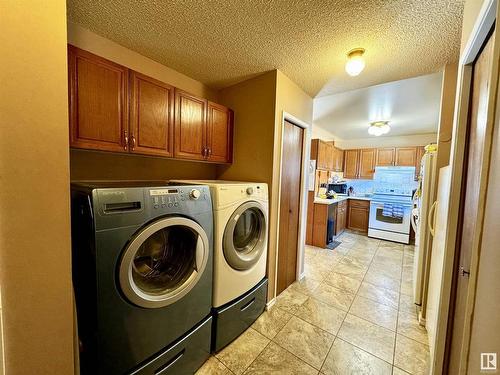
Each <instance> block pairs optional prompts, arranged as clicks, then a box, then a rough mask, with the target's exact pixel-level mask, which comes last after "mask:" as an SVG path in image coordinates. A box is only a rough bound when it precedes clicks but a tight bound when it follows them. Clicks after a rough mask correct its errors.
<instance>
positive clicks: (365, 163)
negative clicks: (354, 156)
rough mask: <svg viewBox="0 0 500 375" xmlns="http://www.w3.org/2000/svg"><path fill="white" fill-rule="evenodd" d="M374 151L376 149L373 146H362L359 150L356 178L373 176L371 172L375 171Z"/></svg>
mask: <svg viewBox="0 0 500 375" xmlns="http://www.w3.org/2000/svg"><path fill="white" fill-rule="evenodd" d="M376 151H377V150H376V149H374V148H364V149H361V150H360V151H359V172H358V178H363V179H371V178H373V174H374V173H375V158H376V153H377V152H376Z"/></svg>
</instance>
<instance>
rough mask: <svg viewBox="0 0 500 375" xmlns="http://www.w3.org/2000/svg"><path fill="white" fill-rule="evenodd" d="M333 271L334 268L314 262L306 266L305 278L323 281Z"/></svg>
mask: <svg viewBox="0 0 500 375" xmlns="http://www.w3.org/2000/svg"><path fill="white" fill-rule="evenodd" d="M331 271H332V267H330V266H327V265H323V264H321V263H317V262H315V261H312V262H310V263H305V264H304V276H305V277H307V278H308V279H313V280H316V281H323V279H324V278H325V277H326V276H327V275H328V274H329V273H330V272H331Z"/></svg>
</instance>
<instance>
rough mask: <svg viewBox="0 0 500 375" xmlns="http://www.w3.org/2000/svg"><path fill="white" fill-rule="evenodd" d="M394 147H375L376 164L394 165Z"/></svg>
mask: <svg viewBox="0 0 500 375" xmlns="http://www.w3.org/2000/svg"><path fill="white" fill-rule="evenodd" d="M395 153H396V149H395V148H394V147H385V148H379V149H377V163H376V165H378V166H392V165H394V158H395Z"/></svg>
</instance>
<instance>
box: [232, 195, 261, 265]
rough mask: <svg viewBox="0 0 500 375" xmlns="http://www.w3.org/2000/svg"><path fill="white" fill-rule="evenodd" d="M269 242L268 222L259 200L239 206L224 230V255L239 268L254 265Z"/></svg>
mask: <svg viewBox="0 0 500 375" xmlns="http://www.w3.org/2000/svg"><path fill="white" fill-rule="evenodd" d="M266 244H267V223H266V217H265V214H264V209H263V207H262V206H261V205H260V203H258V202H253V201H252V202H246V203H244V204H242V205H241V206H240V207H238V208H237V209H236V210H235V212H234V213H233V215H232V216H231V218H230V219H229V221H228V223H227V225H226V229H225V231H224V238H223V248H224V257H225V258H226V261H227V262H228V263H229V265H230V266H231V267H233V268H235V269H238V270H246V269H249V268H250V267H252V266H253V265H254V264H255V263H257V261H258V260H259V259H260V256H261V255H262V253H263V251H264V249H265V248H266Z"/></svg>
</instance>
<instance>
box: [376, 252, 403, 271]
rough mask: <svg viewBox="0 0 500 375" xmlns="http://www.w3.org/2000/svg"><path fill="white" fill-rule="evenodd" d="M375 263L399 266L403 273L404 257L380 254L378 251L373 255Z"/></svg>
mask: <svg viewBox="0 0 500 375" xmlns="http://www.w3.org/2000/svg"><path fill="white" fill-rule="evenodd" d="M373 263H374V264H379V265H382V266H387V267H388V268H398V269H399V274H400V275H401V269H402V265H403V258H402V257H401V259H395V258H392V257H388V256H385V255H379V254H378V253H377V254H376V255H375V256H374V257H373Z"/></svg>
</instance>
